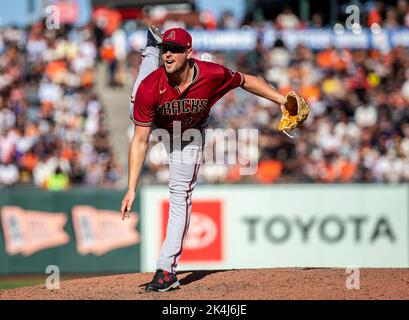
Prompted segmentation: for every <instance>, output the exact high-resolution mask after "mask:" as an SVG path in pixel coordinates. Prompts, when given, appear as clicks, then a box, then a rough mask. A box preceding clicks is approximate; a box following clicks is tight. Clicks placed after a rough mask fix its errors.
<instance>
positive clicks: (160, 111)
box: [130, 59, 244, 132]
mask: <svg viewBox="0 0 409 320" xmlns="http://www.w3.org/2000/svg"><path fill="white" fill-rule="evenodd" d="M192 60H193V67H194V76H193V81H192V83H191V84H190V86H189V87H188V88H187V89H186V90H185V91H184V92H180V90H179V88H178V87H177V86H174V85H172V84H171V83H169V81H168V78H167V76H166V72H165V69H164V67H160V68H158V69H156V70H155V71H153V72H152V73H150V74H149V75H148V76H147V77H146V78H145V79H143V80H142V82H141V83H140V85H139V87H138V89H137V92H134V93H133V95H132V97H131V108H130V117H131V119H132V121H133V122H134V123H135V125H137V126H146V127H147V126H151V125H155V126H156V127H158V128H164V129H167V130H169V132H172V128H173V121H180V122H181V126H182V132H183V131H184V130H186V129H189V128H197V129H199V128H202V127H203V126H205V125H206V122H207V118H208V116H209V112H210V110H211V108H212V106H213V105H214V104H215V103H216V102H217V100H219V99H220V98H221V97H223V96H224V95H225V94H226V93H227V92H229V91H230V90H232V89H234V88H237V87H239V86H241V85H242V83H243V79H244V78H243V75H242V74H241V73H240V72H236V71H233V70H230V69H228V68H226V67H224V66H222V65H219V64H216V63H212V62H205V61H199V60H196V59H192Z"/></svg>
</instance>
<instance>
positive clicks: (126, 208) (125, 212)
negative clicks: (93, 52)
mask: <svg viewBox="0 0 409 320" xmlns="http://www.w3.org/2000/svg"><path fill="white" fill-rule="evenodd" d="M135 195H136V192H135V191H133V190H128V192H127V193H126V195H125V197H124V198H123V200H122V203H121V217H122V220H124V219H125V218H129V217H130V212H131V209H132V203H133V202H134V200H135Z"/></svg>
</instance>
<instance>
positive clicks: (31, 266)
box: [0, 188, 140, 274]
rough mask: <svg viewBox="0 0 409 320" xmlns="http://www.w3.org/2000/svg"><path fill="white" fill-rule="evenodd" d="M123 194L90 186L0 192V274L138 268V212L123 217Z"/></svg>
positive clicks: (135, 269) (107, 271)
mask: <svg viewBox="0 0 409 320" xmlns="http://www.w3.org/2000/svg"><path fill="white" fill-rule="evenodd" d="M123 194H124V192H123V191H118V190H104V189H100V190H93V189H89V188H80V189H72V190H69V191H64V192H48V191H43V190H40V189H34V188H33V189H31V188H30V189H23V188H21V189H18V188H17V189H11V190H2V192H1V193H0V274H18V273H44V272H45V270H46V268H47V267H48V266H50V265H55V266H57V267H58V268H59V269H60V272H61V273H79V272H81V273H85V272H86V273H88V272H89V273H116V272H118V273H124V272H138V271H139V270H140V265H139V264H140V261H139V259H140V251H139V243H140V234H139V230H138V229H139V214H138V213H135V212H134V213H133V214H132V215H131V217H130V218H129V219H125V220H124V221H122V219H121V215H120V212H119V208H120V204H121V200H122V196H123ZM138 198H139V197H138ZM138 198H137V200H136V201H135V203H134V209H135V211H136V212H138V210H139V202H138V201H139V199H138Z"/></svg>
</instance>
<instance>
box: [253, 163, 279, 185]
mask: <svg viewBox="0 0 409 320" xmlns="http://www.w3.org/2000/svg"><path fill="white" fill-rule="evenodd" d="M282 170H283V165H282V164H281V162H280V161H278V160H265V161H261V162H260V163H259V165H258V170H257V174H256V180H257V181H258V182H260V183H272V182H274V181H276V180H277V179H278V178H279V177H280V175H281V172H282Z"/></svg>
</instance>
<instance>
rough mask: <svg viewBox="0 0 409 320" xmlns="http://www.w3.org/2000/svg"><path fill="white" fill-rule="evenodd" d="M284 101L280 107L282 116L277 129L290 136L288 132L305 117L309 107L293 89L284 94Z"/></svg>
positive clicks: (297, 125)
mask: <svg viewBox="0 0 409 320" xmlns="http://www.w3.org/2000/svg"><path fill="white" fill-rule="evenodd" d="M286 99H287V101H286V103H285V104H284V105H283V106H282V107H281V111H282V116H281V119H280V123H279V125H278V130H280V131H281V132H283V133H285V134H286V135H288V136H289V137H291V138H294V137H295V134H294V135H293V136H291V135H290V134H289V132H290V131H291V130H294V129H295V128H297V127H299V126H300V125H301V124H302V123H303V122H304V121H305V119H307V117H308V114H309V112H310V109H309V107H308V104H307V103H306V102H305V100H304V98H303V97H300V96H299V95H298V94H296V93H295V92H294V91H290V92H289V93H287V96H286Z"/></svg>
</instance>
